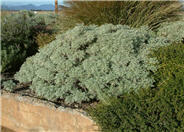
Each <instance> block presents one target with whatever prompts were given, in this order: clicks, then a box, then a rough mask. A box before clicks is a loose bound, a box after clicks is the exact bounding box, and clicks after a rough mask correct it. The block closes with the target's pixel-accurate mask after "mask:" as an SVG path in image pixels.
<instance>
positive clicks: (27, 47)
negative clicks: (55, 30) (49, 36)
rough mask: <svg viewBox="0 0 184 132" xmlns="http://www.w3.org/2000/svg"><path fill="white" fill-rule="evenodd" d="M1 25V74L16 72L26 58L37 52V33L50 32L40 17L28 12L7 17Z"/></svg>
mask: <svg viewBox="0 0 184 132" xmlns="http://www.w3.org/2000/svg"><path fill="white" fill-rule="evenodd" d="M1 24H2V26H1V27H2V30H1V45H2V50H1V57H2V61H1V72H7V71H9V72H10V71H16V70H18V69H19V67H20V66H21V64H22V63H23V62H24V61H25V58H26V57H28V56H31V55H33V54H35V53H36V52H37V49H38V45H37V44H36V40H35V37H36V36H37V33H39V32H51V29H48V28H47V25H46V24H45V21H44V19H43V18H42V17H36V16H35V14H34V13H32V12H29V11H20V12H18V13H13V14H10V15H7V16H5V17H4V18H3V19H2V21H1Z"/></svg>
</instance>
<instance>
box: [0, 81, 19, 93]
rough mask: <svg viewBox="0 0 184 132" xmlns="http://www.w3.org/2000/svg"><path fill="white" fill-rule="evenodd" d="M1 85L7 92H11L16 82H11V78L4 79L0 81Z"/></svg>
mask: <svg viewBox="0 0 184 132" xmlns="http://www.w3.org/2000/svg"><path fill="white" fill-rule="evenodd" d="M2 86H3V88H4V89H5V90H7V91H9V92H13V90H14V88H15V87H16V84H15V83H14V82H13V80H8V81H4V82H3V83H2Z"/></svg>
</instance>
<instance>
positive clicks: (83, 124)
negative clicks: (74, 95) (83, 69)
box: [0, 93, 97, 132]
mask: <svg viewBox="0 0 184 132" xmlns="http://www.w3.org/2000/svg"><path fill="white" fill-rule="evenodd" d="M0 101H1V105H2V107H1V110H2V114H1V121H2V126H3V127H6V128H9V129H11V130H13V131H15V132H96V131H97V126H96V125H95V124H94V122H93V121H92V120H91V119H90V118H89V117H87V116H85V114H84V113H83V112H82V111H79V110H72V109H68V108H63V107H59V108H56V107H55V106H54V104H52V103H48V102H45V101H40V100H37V99H34V98H31V97H24V96H20V95H16V94H10V93H3V94H2V95H1V97H0Z"/></svg>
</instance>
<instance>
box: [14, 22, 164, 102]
mask: <svg viewBox="0 0 184 132" xmlns="http://www.w3.org/2000/svg"><path fill="white" fill-rule="evenodd" d="M166 44H167V40H166V39H165V38H157V37H156V36H155V34H154V33H153V32H152V31H149V30H148V29H147V28H141V29H133V28H130V27H128V26H122V25H117V26H113V25H111V24H109V25H103V26H100V27H98V26H77V27H75V28H74V29H72V30H69V31H67V32H66V33H64V34H62V35H59V36H57V37H56V40H55V41H53V42H51V43H50V44H48V45H47V46H45V47H43V48H41V49H40V52H39V53H37V54H36V55H35V56H33V57H31V58H28V59H27V61H26V62H25V63H24V64H23V65H22V67H21V69H20V71H19V72H18V73H16V75H15V78H16V79H17V80H19V81H20V82H23V83H25V82H32V85H31V89H33V90H34V91H35V93H36V94H37V95H38V96H42V97H44V98H46V99H49V100H57V99H62V100H64V101H65V102H66V103H73V102H78V103H81V102H82V101H83V102H84V101H92V100H103V99H104V98H105V96H106V95H109V96H118V95H120V94H122V93H124V92H129V91H131V90H132V89H133V90H135V91H136V90H137V89H139V88H144V87H149V86H152V84H153V82H154V80H153V79H152V78H151V77H150V74H149V73H150V71H154V70H155V67H154V66H152V65H151V63H156V61H155V59H153V58H151V59H148V58H147V57H146V55H147V54H148V53H149V49H150V48H152V47H153V48H155V47H158V46H162V45H166Z"/></svg>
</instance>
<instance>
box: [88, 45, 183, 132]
mask: <svg viewBox="0 0 184 132" xmlns="http://www.w3.org/2000/svg"><path fill="white" fill-rule="evenodd" d="M152 56H155V57H157V59H158V61H159V65H158V70H157V71H156V72H155V73H154V77H155V80H156V83H155V85H156V87H155V88H148V89H140V91H138V92H137V93H135V92H132V93H127V94H124V95H123V96H121V97H120V98H119V99H117V98H114V99H110V100H109V101H107V102H109V103H107V104H104V103H100V104H98V105H97V106H96V107H95V108H90V109H89V110H88V112H89V114H90V115H91V116H92V118H93V119H94V120H95V121H96V122H97V124H98V125H99V126H100V128H101V129H102V131H103V132H124V131H129V132H133V131H141V132H158V131H159V132H160V131H171V132H182V131H184V105H183V104H184V45H183V44H172V45H170V46H166V47H162V48H160V49H158V50H156V51H154V53H153V54H152Z"/></svg>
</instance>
